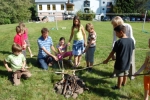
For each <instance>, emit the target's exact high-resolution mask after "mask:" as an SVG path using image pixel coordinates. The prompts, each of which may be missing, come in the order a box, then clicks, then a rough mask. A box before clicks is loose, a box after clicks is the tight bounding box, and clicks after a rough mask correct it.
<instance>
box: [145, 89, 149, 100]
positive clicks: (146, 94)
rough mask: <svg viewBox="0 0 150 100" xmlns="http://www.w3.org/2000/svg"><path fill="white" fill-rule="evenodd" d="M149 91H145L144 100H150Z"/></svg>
mask: <svg viewBox="0 0 150 100" xmlns="http://www.w3.org/2000/svg"><path fill="white" fill-rule="evenodd" d="M148 94H149V90H144V100H148V98H149V95H148Z"/></svg>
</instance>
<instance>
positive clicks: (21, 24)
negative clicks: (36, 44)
mask: <svg viewBox="0 0 150 100" xmlns="http://www.w3.org/2000/svg"><path fill="white" fill-rule="evenodd" d="M19 26H21V27H23V28H24V32H23V36H24V39H25V42H26V44H27V48H28V51H29V53H30V57H31V58H32V57H33V56H34V55H33V54H32V51H31V49H30V43H29V40H28V29H27V28H26V27H25V24H24V23H22V22H21V23H19Z"/></svg>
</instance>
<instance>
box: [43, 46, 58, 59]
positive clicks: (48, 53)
mask: <svg viewBox="0 0 150 100" xmlns="http://www.w3.org/2000/svg"><path fill="white" fill-rule="evenodd" d="M52 48H53V47H52ZM52 48H51V49H52ZM41 49H42V50H43V51H44V52H45V53H46V54H47V55H49V56H52V57H53V58H54V59H55V60H56V61H58V58H57V57H56V56H54V55H53V54H51V53H50V52H48V51H47V50H46V49H45V48H44V47H42V48H41Z"/></svg>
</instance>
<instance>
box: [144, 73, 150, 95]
mask: <svg viewBox="0 0 150 100" xmlns="http://www.w3.org/2000/svg"><path fill="white" fill-rule="evenodd" d="M144 90H149V96H150V76H144Z"/></svg>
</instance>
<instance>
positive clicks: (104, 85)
mask: <svg viewBox="0 0 150 100" xmlns="http://www.w3.org/2000/svg"><path fill="white" fill-rule="evenodd" d="M88 22H89V21H81V23H82V24H83V25H85V24H86V23H88ZM91 23H93V24H94V27H95V31H96V32H97V48H96V52H95V64H99V63H101V62H102V61H103V60H105V59H106V57H107V56H108V54H109V53H110V51H111V45H112V25H111V24H110V22H91ZM25 24H26V27H27V28H28V30H29V34H28V35H29V40H30V44H31V50H32V52H33V54H34V55H35V56H34V57H33V58H30V56H29V53H28V51H27V62H28V65H29V66H32V68H30V69H29V70H30V71H31V73H32V77H31V78H30V79H28V80H21V81H22V83H21V85H19V86H13V85H12V83H11V82H10V81H9V80H8V75H9V73H8V72H7V70H6V69H5V67H4V65H3V60H4V58H5V57H6V56H8V55H9V54H10V53H11V45H12V43H13V37H14V36H15V34H16V32H15V27H16V26H17V24H10V25H0V40H1V42H0V46H1V47H0V100H66V98H64V96H62V95H58V94H56V93H55V91H54V89H53V84H54V83H55V82H56V81H58V80H60V79H61V75H56V74H54V73H53V72H52V71H55V70H57V69H56V68H49V70H48V71H43V70H41V69H39V68H38V65H37V63H36V59H37V53H38V46H37V39H38V37H39V36H40V35H41V33H40V31H41V29H42V28H43V27H46V28H48V29H51V28H52V27H55V23H54V22H50V23H25ZM130 24H131V25H132V27H133V34H134V37H135V40H136V49H135V50H136V54H135V59H136V62H135V63H136V69H139V67H140V66H141V65H142V63H143V62H144V59H145V53H146V52H147V51H149V48H148V39H149V37H150V28H149V27H148V26H149V24H150V23H145V30H146V31H148V32H149V33H143V32H142V25H143V23H140V22H136V23H130ZM71 26H72V21H71V20H67V21H59V22H58V30H50V34H49V35H50V36H51V37H52V39H53V42H54V45H55V46H56V45H57V43H58V40H59V38H60V37H61V36H64V37H65V38H66V41H68V40H69V36H70V32H71ZM61 27H66V29H61ZM70 50H71V48H70ZM113 65H114V61H111V62H109V63H108V64H100V65H97V66H94V69H93V71H92V73H87V72H86V71H80V72H76V75H77V76H79V77H80V78H81V79H83V80H84V81H85V83H86V85H87V87H88V88H89V91H85V92H84V93H83V94H81V95H79V97H78V98H77V100H142V99H143V94H144V92H143V76H138V77H136V79H134V80H131V81H130V80H129V79H128V82H127V84H126V86H124V87H122V88H121V90H112V89H111V87H112V86H114V85H115V84H116V82H117V80H116V78H109V75H111V73H112V71H113ZM80 67H81V68H84V67H86V65H85V60H84V56H83V59H82V61H81V66H80ZM66 70H69V69H66ZM69 100H72V98H69Z"/></svg>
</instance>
